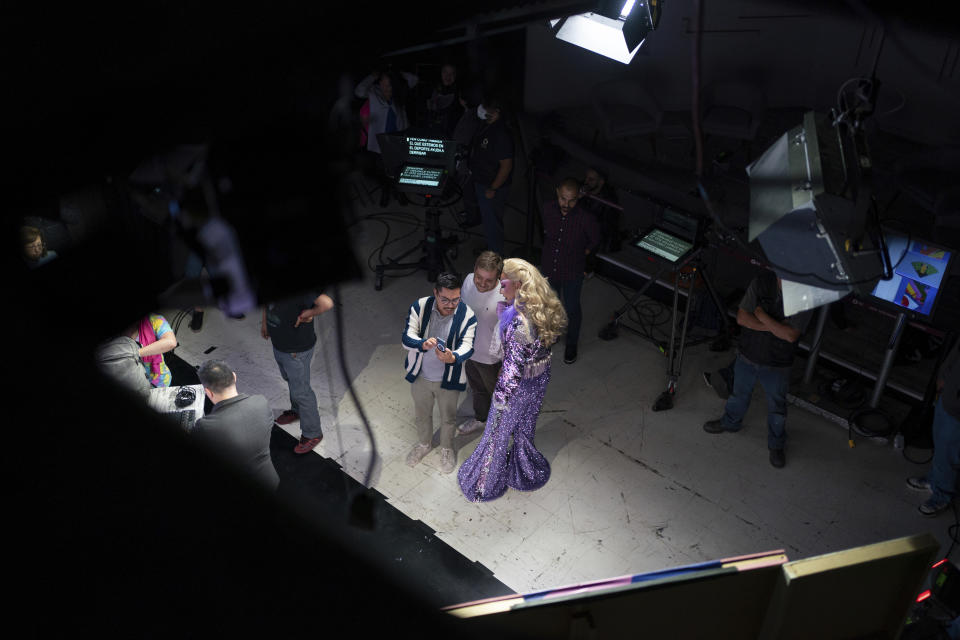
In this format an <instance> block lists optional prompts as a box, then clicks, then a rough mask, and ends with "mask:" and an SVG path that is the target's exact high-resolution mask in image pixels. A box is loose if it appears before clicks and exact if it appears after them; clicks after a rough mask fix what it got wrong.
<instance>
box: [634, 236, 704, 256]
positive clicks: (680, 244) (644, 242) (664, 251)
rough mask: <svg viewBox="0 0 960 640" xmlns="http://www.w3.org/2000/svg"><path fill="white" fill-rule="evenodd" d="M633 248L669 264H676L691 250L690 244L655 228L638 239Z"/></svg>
mask: <svg viewBox="0 0 960 640" xmlns="http://www.w3.org/2000/svg"><path fill="white" fill-rule="evenodd" d="M633 246H635V247H636V248H638V249H643V250H645V251H649V252H650V253H652V254H655V255H657V256H660V257H661V258H663V259H664V260H667V261H669V262H676V261H677V260H679V259H680V258H682V257H683V256H685V255H687V253H688V252H689V251H690V250H691V249H693V243H692V242H689V241H687V240H684V239H682V238H678V237H677V236H675V235H673V234H670V233H667V232H666V231H664V230H662V229H656V228H655V229H651V230H650V231H648V232H647V233H645V234H644V235H642V236H641V237H640V238H638V239H637V240H636V241H635V242H634V243H633Z"/></svg>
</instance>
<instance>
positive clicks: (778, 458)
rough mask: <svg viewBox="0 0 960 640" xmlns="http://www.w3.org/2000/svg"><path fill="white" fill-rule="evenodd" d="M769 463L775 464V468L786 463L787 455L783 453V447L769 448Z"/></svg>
mask: <svg viewBox="0 0 960 640" xmlns="http://www.w3.org/2000/svg"><path fill="white" fill-rule="evenodd" d="M770 464H772V465H773V466H775V467H776V468H777V469H780V468H782V467H783V465H785V464H787V456H785V455H784V454H783V449H770Z"/></svg>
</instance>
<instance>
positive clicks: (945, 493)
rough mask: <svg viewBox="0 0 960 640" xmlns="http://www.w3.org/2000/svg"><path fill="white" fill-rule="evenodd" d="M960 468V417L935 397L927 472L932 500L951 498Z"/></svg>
mask: <svg viewBox="0 0 960 640" xmlns="http://www.w3.org/2000/svg"><path fill="white" fill-rule="evenodd" d="M958 469H960V419H958V418H954V417H953V416H951V415H950V414H949V413H947V412H946V411H945V410H944V408H943V402H941V400H940V399H939V398H937V404H936V405H934V409H933V465H932V466H931V467H930V472H929V473H928V474H927V480H929V481H930V488H931V489H932V490H933V496H932V498H933V500H934V502H946V501H948V500H951V499H952V498H953V496H954V494H955V493H956V486H957V470H958Z"/></svg>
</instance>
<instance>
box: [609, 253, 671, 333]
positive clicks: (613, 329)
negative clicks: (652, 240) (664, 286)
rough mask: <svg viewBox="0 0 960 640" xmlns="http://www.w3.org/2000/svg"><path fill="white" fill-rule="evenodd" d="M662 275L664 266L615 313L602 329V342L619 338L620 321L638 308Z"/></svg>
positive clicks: (658, 268)
mask: <svg viewBox="0 0 960 640" xmlns="http://www.w3.org/2000/svg"><path fill="white" fill-rule="evenodd" d="M661 273H663V266H662V265H661V266H659V267H657V270H656V272H654V274H653V275H652V276H650V279H649V280H647V281H646V282H645V283H644V284H643V286H642V287H640V288H639V289H637V292H636V293H634V294H633V295H632V296H630V299H629V300H627V301H626V302H624V303H623V305H621V306H620V307H619V308H618V309H617V310H616V311H614V312H613V318H612V319H611V320H610V322H609V323H607V324H606V325H605V326H604V327H603V328H602V329H600V334H599V337H600V339H601V340H613V339H614V338H616V337H617V335H618V333H619V329H618V327H619V326H620V319H621V318H623V316H625V315H627V312H628V311H630V309H631V308H633V307H634V306H636V304H637V302H639V301H640V298H641V297H642V296H643V294H645V293H646V292H647V289H649V288H650V287H651V286H652V285H653V283H654V282H656V281H657V278H659V277H660V274H661Z"/></svg>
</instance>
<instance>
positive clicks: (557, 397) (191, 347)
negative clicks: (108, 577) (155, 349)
mask: <svg viewBox="0 0 960 640" xmlns="http://www.w3.org/2000/svg"><path fill="white" fill-rule="evenodd" d="M378 195H379V194H377V193H375V194H373V199H374V200H376V199H378ZM515 200H516V199H515ZM521 202H522V199H521ZM355 206H356V207H357V209H356V211H355V213H356V215H358V216H363V215H366V214H369V213H377V212H380V211H389V212H404V213H406V214H414V215H415V216H419V217H420V219H421V220H422V209H420V208H419V207H416V206H413V205H408V206H406V207H402V208H401V207H398V206H397V204H396V203H391V205H390V206H388V207H387V209H385V210H381V209H379V207H378V206H377V203H376V202H371V198H370V197H368V196H363V197H362V198H360V199H359V200H358V202H357V203H355ZM508 215H510V216H511V217H512V219H511V221H510V224H509V225H508V238H515V239H519V238H520V237H521V235H520V234H521V233H522V231H521V229H522V224H523V223H522V219H521V218H520V214H518V213H516V212H515V211H508ZM442 224H443V225H444V226H445V227H447V228H453V227H455V223H454V221H453V218H452V217H451V215H450V213H449V212H445V213H444V215H443V218H442ZM390 225H391V226H392V228H393V233H392V235H391V237H396V236H397V235H400V234H402V233H404V232H406V231H409V230H410V229H412V226H411V225H410V224H409V223H404V222H400V221H398V220H393V221H390ZM514 226H515V227H516V228H513V227H514ZM353 230H354V231H355V235H354V243H355V244H354V246H355V247H356V249H357V256H358V257H359V260H360V261H361V262H365V260H366V257H367V256H368V255H369V254H370V252H371V251H373V250H374V249H375V248H376V247H377V246H378V245H379V243H380V242H381V241H382V238H383V233H384V231H383V227H382V225H380V224H374V223H370V222H360V223H359V224H357V225H355V226H354V227H353ZM474 231H479V228H476V229H474ZM513 232H516V233H513ZM421 237H422V233H421V232H420V231H417V232H416V233H415V234H413V235H411V236H410V237H409V238H408V239H407V240H405V241H403V242H400V243H397V244H395V245H392V246H390V247H388V249H387V251H386V252H385V253H386V255H397V254H399V253H401V252H402V250H403V249H405V248H406V247H407V246H409V245H411V244H413V243H414V242H415V241H416V240H418V239H420V238H421ZM481 245H482V241H481V240H480V239H479V238H476V237H474V238H472V239H470V240H468V241H467V242H464V243H462V244H461V245H460V248H459V256H458V258H457V266H458V267H459V268H460V269H461V270H462V271H464V272H466V271H469V270H471V269H472V264H473V259H474V257H473V256H474V249H477V248H480V247H481ZM508 246H509V245H508ZM364 269H366V267H365V266H364ZM431 289H432V285H431V284H430V283H429V282H427V280H426V276H425V274H424V272H422V271H421V272H417V273H415V274H413V275H411V276H409V277H404V278H388V279H387V280H386V281H385V284H384V287H383V290H382V291H375V290H374V287H373V274H372V273H370V272H367V276H366V278H365V280H364V281H363V282H353V283H349V284H346V285H344V286H342V287H341V292H340V296H339V298H340V299H339V300H337V302H339V303H341V304H342V310H343V318H344V324H345V326H346V327H347V331H346V337H345V349H346V357H347V361H348V367H349V373H350V375H351V376H352V378H353V384H354V386H355V390H356V392H357V394H358V396H359V398H360V400H361V402H362V403H363V408H364V411H365V412H366V415H367V417H368V418H369V420H370V423H371V426H372V429H373V431H374V434H375V436H376V442H377V456H378V458H377V464H376V467H375V472H374V477H373V482H372V485H373V486H374V487H375V488H376V489H377V490H378V491H379V492H380V493H382V494H383V495H384V496H386V497H387V498H388V500H389V501H390V502H391V503H392V504H393V505H394V506H396V507H397V508H398V509H399V510H400V511H402V512H403V513H405V514H406V515H408V516H410V517H411V518H413V519H419V520H422V521H423V522H424V523H426V524H427V525H428V526H429V527H430V528H432V529H434V530H435V531H436V532H437V536H438V537H439V538H441V539H442V540H444V541H446V542H447V543H448V544H450V545H451V546H452V547H453V548H454V549H456V550H457V551H458V552H460V553H462V554H463V555H464V556H466V557H467V558H469V559H471V560H475V561H478V562H480V563H482V564H483V565H485V566H486V567H487V568H489V569H490V570H491V571H492V572H493V573H494V575H495V576H496V577H497V578H498V579H499V580H500V581H502V582H503V583H505V584H506V585H507V586H508V587H510V588H512V589H514V590H515V591H517V592H527V591H533V590H539V589H544V588H549V587H554V586H559V585H563V584H569V583H576V582H581V581H584V580H589V579H597V578H604V577H610V576H615V575H623V574H629V573H639V572H644V571H651V570H656V569H663V568H668V567H671V566H677V565H682V564H688V563H693V562H699V561H704V560H712V559H718V558H723V557H729V556H735V555H739V554H744V553H749V552H756V551H766V550H772V549H781V548H782V549H784V550H785V551H786V553H787V555H788V556H789V557H790V558H791V559H798V558H803V557H808V556H813V555H819V554H823V553H828V552H831V551H837V550H841V549H847V548H850V547H854V546H858V545H862V544H868V543H872V542H878V541H881V540H886V539H890V538H895V537H899V536H904V535H910V534H915V533H922V532H926V531H930V532H931V533H933V534H934V535H935V536H937V538H938V539H939V540H940V541H941V544H942V545H943V546H942V549H941V551H942V552H945V551H946V548H947V544H948V543H949V538H948V536H947V527H948V526H949V525H950V524H952V522H953V518H952V516H950V515H943V516H941V517H939V518H935V519H928V518H925V517H923V516H922V515H920V514H919V513H918V511H917V505H918V504H919V503H920V501H921V499H922V498H923V497H924V496H923V495H921V494H918V493H915V492H913V491H911V490H910V489H908V488H907V487H906V485H905V483H904V479H905V478H906V477H907V476H909V475H916V474H918V473H920V472H922V471H924V470H925V467H919V466H917V465H914V464H911V463H910V462H908V461H906V460H905V459H904V458H903V457H902V456H901V454H900V452H899V451H897V450H894V449H893V448H892V447H890V446H886V445H881V444H877V443H875V442H872V441H868V440H865V439H862V438H859V439H858V440H857V446H856V447H855V448H853V449H851V448H849V447H848V445H847V433H846V430H845V429H842V428H840V427H838V426H837V425H836V424H834V423H831V422H828V421H827V420H825V419H823V418H820V417H818V416H815V415H813V414H810V413H806V412H805V411H803V410H802V409H798V408H796V407H791V408H790V414H789V417H788V420H787V430H788V434H789V441H788V445H787V465H786V467H785V468H783V469H779V470H778V469H774V468H773V467H772V466H771V465H770V463H769V461H768V458H767V448H766V422H765V419H766V417H765V403H764V401H763V398H762V394H763V392H762V391H761V390H759V389H758V390H757V391H756V395H755V398H754V402H753V404H752V406H751V409H750V412H749V414H748V417H747V419H746V421H745V423H746V424H745V428H744V430H742V431H741V432H739V433H737V434H723V435H709V434H707V433H705V432H704V431H703V430H702V428H701V425H702V423H703V422H704V421H706V420H708V419H712V418H715V417H718V416H719V415H720V412H721V411H722V406H723V402H722V401H721V400H720V399H719V398H718V397H717V395H716V394H715V393H714V392H713V391H712V390H711V389H709V388H707V387H706V385H705V384H704V383H703V381H702V379H701V375H700V373H701V371H703V370H708V369H715V368H717V367H718V366H721V365H722V364H725V363H726V362H727V361H729V360H730V359H731V357H732V356H731V354H730V353H712V352H710V351H709V350H708V346H707V345H706V344H703V345H699V346H696V347H694V348H691V349H688V352H687V354H686V358H685V361H684V367H683V375H682V378H681V381H680V390H679V395H678V397H677V400H676V406H675V408H674V409H673V410H671V411H667V412H661V413H654V412H653V411H651V409H650V407H651V406H652V404H653V402H654V400H655V399H656V397H657V395H658V394H659V393H660V392H661V391H662V390H663V388H664V385H665V380H666V378H665V365H666V358H664V356H663V355H662V354H661V353H660V352H659V351H658V350H657V349H656V348H655V347H654V346H653V345H651V344H650V343H649V342H646V341H645V340H643V339H641V338H640V337H638V336H636V335H634V334H632V333H630V332H626V331H622V332H621V335H620V337H619V338H617V339H616V340H614V341H611V342H603V341H601V340H600V339H599V338H597V332H598V330H599V329H600V327H601V326H602V325H603V323H604V322H605V321H606V320H607V319H608V318H609V314H610V312H611V311H612V310H613V309H615V308H616V307H618V306H619V305H620V304H621V302H622V300H623V298H622V296H621V295H620V293H619V292H618V291H617V290H616V289H615V288H614V287H613V286H612V285H611V284H608V283H606V282H604V281H602V280H600V279H598V278H593V279H590V280H587V281H586V283H585V284H584V288H583V306H584V310H585V313H584V323H583V332H582V336H581V340H580V357H579V360H578V361H577V362H576V363H575V364H573V365H565V364H563V362H562V346H559V347H555V348H554V364H553V377H552V380H551V382H550V385H549V387H548V389H547V395H546V399H545V401H544V405H543V411H542V413H541V415H540V421H539V424H538V427H537V436H536V444H537V447H538V448H539V449H540V450H541V451H543V452H544V454H545V455H546V457H547V459H548V460H549V461H550V463H551V465H552V469H553V471H552V476H551V479H550V481H549V483H548V484H547V485H546V486H545V487H544V488H542V489H540V490H539V491H535V492H532V493H520V492H516V491H513V490H509V491H508V492H507V494H506V495H505V496H504V497H502V498H500V499H499V500H496V501H493V502H491V503H486V504H479V505H478V504H473V503H470V502H468V501H467V500H466V499H465V498H464V497H463V495H462V494H461V493H460V491H459V488H458V486H457V483H456V473H455V472H454V473H453V474H450V475H443V474H441V473H440V472H439V470H438V467H439V457H440V456H439V450H436V449H435V450H434V451H433V452H431V453H430V454H429V455H428V456H427V457H426V458H425V459H424V461H423V462H422V463H421V464H420V465H419V466H417V467H415V468H409V467H407V466H406V464H405V463H404V458H405V456H406V453H407V451H408V450H409V448H410V447H411V446H412V445H413V444H414V442H415V439H416V437H415V428H414V424H413V402H412V399H411V396H410V391H409V383H407V382H406V381H405V380H404V378H403V368H402V358H403V349H402V347H401V346H400V335H401V332H402V330H403V326H404V320H405V316H406V312H407V308H408V306H409V305H410V303H411V302H413V300H415V299H416V298H418V297H420V296H423V295H427V294H428V293H429V292H430V291H431ZM328 293H331V294H332V292H330V291H328ZM163 311H164V313H165V314H169V315H167V317H168V318H171V317H172V315H174V314H175V311H170V310H163ZM205 315H206V317H205V323H204V327H203V330H202V331H201V332H200V333H192V332H191V331H190V330H189V329H188V328H187V325H188V321H185V322H184V323H183V325H182V328H181V331H180V334H179V335H178V339H179V341H180V347H179V348H178V349H177V354H178V355H179V356H180V357H181V358H183V359H185V360H186V361H187V362H189V363H191V364H199V363H200V362H201V361H202V360H204V359H206V358H210V357H217V358H221V359H224V360H226V361H227V362H228V363H229V364H230V365H231V366H232V367H233V368H234V369H235V370H236V372H237V376H238V386H239V388H240V390H241V391H242V392H246V393H260V394H263V395H265V396H266V397H267V398H268V400H269V402H270V406H271V407H272V408H273V410H274V413H275V414H279V413H280V412H281V411H282V410H284V409H286V408H288V406H289V405H288V396H287V389H286V384H285V383H284V382H283V380H282V379H281V377H280V373H279V370H278V369H277V365H276V363H275V361H274V359H273V355H272V351H271V347H270V343H269V342H267V341H265V340H263V339H262V338H261V337H260V331H259V321H260V314H259V312H253V313H248V314H247V316H246V318H245V319H243V320H231V319H227V318H226V317H224V316H223V315H222V314H221V313H220V312H219V311H217V310H216V309H214V308H209V309H208V311H207V313H206V314H205ZM315 322H316V329H317V333H318V336H319V342H318V349H317V352H316V355H315V357H314V360H313V369H312V371H313V388H314V390H315V391H316V393H317V398H318V401H319V405H320V412H321V415H322V417H323V428H324V433H325V438H324V440H323V442H322V443H321V444H320V446H319V447H318V448H317V449H316V450H315V452H314V453H313V454H308V455H321V456H325V457H329V458H333V459H334V460H336V461H337V462H338V463H339V464H341V465H342V467H343V469H344V470H345V471H346V472H347V473H349V474H350V475H351V476H352V477H354V478H356V479H358V480H361V481H362V480H363V475H364V472H365V470H366V466H367V464H368V460H369V456H370V453H371V449H370V445H369V442H367V439H366V437H365V435H364V431H363V426H362V424H361V422H360V419H359V417H358V414H357V411H356V408H355V406H354V404H353V402H352V401H351V400H350V398H349V394H348V393H347V392H346V386H345V383H344V379H343V376H342V375H341V373H340V369H339V365H338V363H337V353H336V326H335V324H336V323H335V318H334V314H333V313H332V312H331V313H327V314H325V315H324V316H321V317H319V318H318V319H317V320H316V321H315ZM210 347H216V349H215V351H213V352H212V353H211V354H210V355H204V352H205V351H206V350H207V349H209V348H210ZM470 407H471V404H470V401H469V398H468V397H467V396H466V394H464V395H463V403H462V405H461V413H462V414H463V416H464V419H466V417H467V416H468V415H469V414H470V412H471V409H470ZM286 428H287V429H288V431H289V432H290V433H291V434H292V435H295V436H298V435H299V428H298V424H297V423H294V424H293V425H289V426H288V427H286ZM478 439H479V434H473V435H471V436H469V437H467V438H463V437H460V438H457V441H456V447H457V448H458V451H457V460H458V464H459V463H462V462H463V461H464V460H465V459H466V458H467V457H468V456H469V455H470V453H471V452H472V451H473V448H474V447H475V446H476V442H477V441H478ZM948 513H949V512H948Z"/></svg>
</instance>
